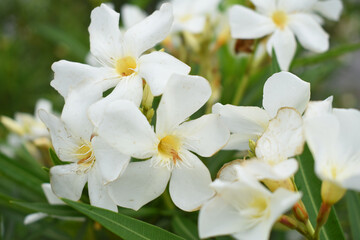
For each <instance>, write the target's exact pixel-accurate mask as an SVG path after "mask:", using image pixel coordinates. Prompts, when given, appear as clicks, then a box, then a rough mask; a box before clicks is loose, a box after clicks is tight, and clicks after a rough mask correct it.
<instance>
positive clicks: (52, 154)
mask: <svg viewBox="0 0 360 240" xmlns="http://www.w3.org/2000/svg"><path fill="white" fill-rule="evenodd" d="M49 154H50V158H51V161H52V162H53V164H54V166H56V165H65V164H68V163H66V162H63V161H61V160H60V159H59V157H58V156H57V154H56V152H55V151H54V149H52V148H49Z"/></svg>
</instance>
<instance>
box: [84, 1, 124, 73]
mask: <svg viewBox="0 0 360 240" xmlns="http://www.w3.org/2000/svg"><path fill="white" fill-rule="evenodd" d="M119 18H120V15H119V13H117V12H115V11H114V10H113V9H111V8H110V7H108V6H106V4H101V6H100V7H97V8H95V9H94V10H93V11H92V12H91V23H90V26H89V33H90V51H91V53H92V54H93V55H94V56H95V57H96V58H97V59H98V61H100V62H101V63H102V64H106V65H107V66H109V67H111V66H112V63H113V62H112V61H113V59H117V58H118V57H120V56H121V55H122V48H121V47H122V46H121V40H122V37H121V33H120V29H119Z"/></svg>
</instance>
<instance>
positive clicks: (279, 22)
mask: <svg viewBox="0 0 360 240" xmlns="http://www.w3.org/2000/svg"><path fill="white" fill-rule="evenodd" d="M271 18H272V20H273V21H274V23H275V25H276V26H277V27H279V28H280V29H284V28H285V27H286V26H287V24H288V16H287V14H286V12H284V11H282V10H277V11H275V12H274V13H273V14H272V16H271Z"/></svg>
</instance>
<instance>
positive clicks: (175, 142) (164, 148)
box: [158, 135, 181, 164]
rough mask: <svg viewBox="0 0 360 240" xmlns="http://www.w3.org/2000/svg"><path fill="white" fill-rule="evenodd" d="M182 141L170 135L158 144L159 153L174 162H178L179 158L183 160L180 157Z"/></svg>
mask: <svg viewBox="0 0 360 240" xmlns="http://www.w3.org/2000/svg"><path fill="white" fill-rule="evenodd" d="M179 149H180V141H179V139H178V138H177V137H175V136H172V135H168V136H166V137H164V138H162V139H161V140H160V143H159V145H158V151H159V153H160V154H161V155H162V156H163V157H165V158H170V159H172V160H173V163H174V164H176V161H177V160H180V161H181V158H180V157H179V154H178V152H179Z"/></svg>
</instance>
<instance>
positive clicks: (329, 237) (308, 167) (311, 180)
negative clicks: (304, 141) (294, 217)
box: [295, 147, 345, 240]
mask: <svg viewBox="0 0 360 240" xmlns="http://www.w3.org/2000/svg"><path fill="white" fill-rule="evenodd" d="M298 162H299V171H298V172H297V174H296V175H295V182H296V185H297V187H298V189H299V191H301V192H302V193H303V197H302V201H303V202H304V204H305V207H306V209H307V211H308V214H309V217H310V221H311V223H312V225H313V226H315V225H316V218H317V214H318V211H319V208H320V205H321V201H322V200H321V196H320V189H321V181H320V180H319V179H318V178H317V177H316V175H315V172H314V160H313V158H312V156H311V153H310V150H309V149H308V147H305V149H304V153H303V154H302V155H301V157H298ZM320 239H321V240H345V237H344V233H343V230H342V228H341V226H340V223H339V220H338V218H337V215H336V212H335V208H334V207H332V209H331V212H330V215H329V218H328V221H327V222H326V224H325V226H324V227H322V229H321V231H320Z"/></svg>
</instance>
